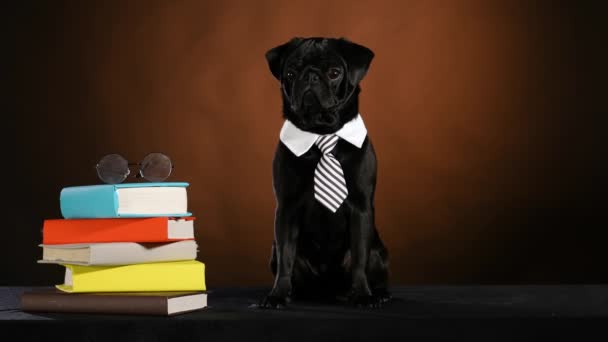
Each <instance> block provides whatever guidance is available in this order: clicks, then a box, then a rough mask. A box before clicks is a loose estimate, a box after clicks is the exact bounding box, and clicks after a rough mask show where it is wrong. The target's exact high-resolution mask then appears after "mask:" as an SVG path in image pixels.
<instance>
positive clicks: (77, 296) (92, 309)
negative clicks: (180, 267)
mask: <svg viewBox="0 0 608 342" xmlns="http://www.w3.org/2000/svg"><path fill="white" fill-rule="evenodd" d="M205 307H207V293H205V292H171V291H169V292H98V293H95V292H94V293H66V292H62V291H59V290H56V289H55V290H35V291H34V290H33V291H26V292H24V293H23V294H22V295H21V310H23V311H25V312H61V313H93V314H134V315H158V316H172V315H177V314H181V313H186V312H192V311H195V310H199V309H203V308H205Z"/></svg>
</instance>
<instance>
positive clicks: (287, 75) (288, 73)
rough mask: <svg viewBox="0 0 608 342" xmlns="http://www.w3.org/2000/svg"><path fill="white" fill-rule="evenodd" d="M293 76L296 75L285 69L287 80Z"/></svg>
mask: <svg viewBox="0 0 608 342" xmlns="http://www.w3.org/2000/svg"><path fill="white" fill-rule="evenodd" d="M295 76H296V74H295V73H294V72H293V71H287V73H285V78H286V79H288V80H291V79H292V78H294V77H295Z"/></svg>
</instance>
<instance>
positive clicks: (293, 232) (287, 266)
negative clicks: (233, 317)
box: [260, 206, 298, 308]
mask: <svg viewBox="0 0 608 342" xmlns="http://www.w3.org/2000/svg"><path fill="white" fill-rule="evenodd" d="M297 239H298V227H297V224H296V223H295V222H294V220H290V219H289V216H288V213H287V212H286V211H285V210H283V209H281V208H280V206H279V208H277V212H276V215H275V242H274V243H275V245H274V251H273V252H274V253H275V254H274V257H275V258H276V274H275V278H274V279H275V280H274V285H273V287H272V290H271V291H270V293H269V294H268V296H266V298H264V299H263V300H262V303H260V306H261V307H263V308H279V307H281V306H285V305H286V304H287V302H288V301H289V297H290V295H291V275H292V271H293V265H294V260H295V256H296V246H297Z"/></svg>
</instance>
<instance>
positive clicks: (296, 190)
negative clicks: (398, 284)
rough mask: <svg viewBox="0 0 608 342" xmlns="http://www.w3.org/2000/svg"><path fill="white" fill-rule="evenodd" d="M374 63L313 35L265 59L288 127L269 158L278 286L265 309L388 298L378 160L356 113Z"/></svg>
mask: <svg viewBox="0 0 608 342" xmlns="http://www.w3.org/2000/svg"><path fill="white" fill-rule="evenodd" d="M373 57H374V53H373V52H372V51H371V50H370V49H368V48H366V47H364V46H361V45H358V44H355V43H352V42H350V41H348V40H346V39H333V38H317V37H315V38H294V39H292V40H290V41H289V42H287V43H286V44H283V45H280V46H278V47H275V48H273V49H271V50H269V51H268V52H267V53H266V59H267V61H268V64H269V66H270V71H271V72H272V74H273V75H274V76H275V77H276V78H277V79H278V80H279V81H280V82H281V91H282V96H283V114H284V117H285V119H286V122H285V125H284V126H283V129H282V130H281V142H279V144H278V147H277V150H276V154H275V157H274V161H273V186H274V192H275V195H276V200H277V208H276V213H275V239H274V242H273V245H272V257H271V260H270V267H271V270H272V272H273V274H274V275H275V282H274V286H273V288H272V290H271V291H270V294H269V295H268V296H266V297H265V298H264V299H263V300H262V302H261V306H262V307H280V306H282V305H286V303H287V302H289V301H290V299H291V298H292V297H293V298H296V299H297V298H310V299H322V300H326V299H336V298H338V299H339V298H342V299H347V300H349V301H350V302H351V303H353V304H356V305H363V306H370V307H377V306H380V305H381V304H382V303H384V302H386V301H388V300H389V299H390V294H389V291H388V289H387V287H388V253H387V250H386V248H385V246H384V244H383V243H382V241H381V239H380V237H379V235H378V231H377V230H376V227H375V218H374V216H375V215H374V191H375V187H376V155H375V152H374V149H373V147H372V143H371V141H370V139H369V137H367V130H366V129H365V125H364V124H363V121H362V119H361V116H360V115H359V108H358V106H359V102H358V95H359V92H360V87H359V82H360V81H361V79H363V77H364V76H365V74H366V72H367V70H368V68H369V65H370V63H371V61H372V58H373ZM334 133H335V134H337V137H338V138H335V137H334V138H333V139H334V140H333V141H330V140H331V139H325V141H323V139H324V138H323V139H321V140H319V141H317V139H319V137H322V136H325V135H331V134H334ZM327 137H331V136H327ZM335 140H337V143H336V142H335ZM328 141H329V142H328ZM333 144H335V148H333ZM329 145H331V146H330V147H328V146H329ZM327 153H329V155H326V156H324V154H327ZM323 158H326V159H325V160H324V161H323V162H321V159H323ZM336 160H337V161H338V162H339V164H338V163H337V162H336ZM319 164H321V165H319ZM340 176H342V177H340ZM319 178H320V179H319ZM344 196H345V197H346V198H345V199H342V198H343V197H344ZM336 208H337V209H336ZM334 210H335V212H334Z"/></svg>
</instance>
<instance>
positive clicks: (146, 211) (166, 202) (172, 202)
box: [59, 182, 191, 219]
mask: <svg viewBox="0 0 608 342" xmlns="http://www.w3.org/2000/svg"><path fill="white" fill-rule="evenodd" d="M188 186H189V183H186V182H156V183H155V182H141V183H121V184H99V185H84V186H72V187H66V188H63V189H62V190H61V193H60V195H59V204H60V208H61V215H62V216H63V218H66V219H70V218H117V217H154V216H173V217H176V216H190V215H191V213H189V212H188V208H187V203H188V201H187V193H186V188H187V187H188Z"/></svg>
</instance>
